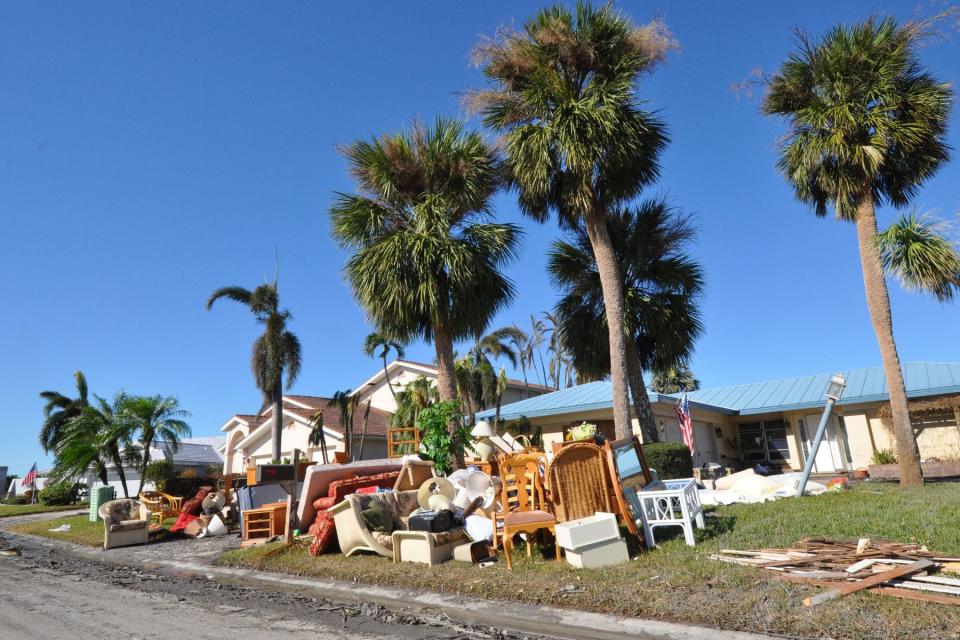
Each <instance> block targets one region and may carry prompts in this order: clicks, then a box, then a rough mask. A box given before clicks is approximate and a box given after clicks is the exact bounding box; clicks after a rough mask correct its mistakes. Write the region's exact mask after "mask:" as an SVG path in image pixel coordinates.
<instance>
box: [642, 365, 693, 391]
mask: <svg viewBox="0 0 960 640" xmlns="http://www.w3.org/2000/svg"><path fill="white" fill-rule="evenodd" d="M650 388H651V389H653V390H654V391H656V392H657V393H683V392H684V391H696V390H697V389H699V388H700V381H699V380H697V378H696V376H694V375H693V371H690V369H689V367H687V366H685V365H678V366H676V367H670V368H669V369H666V370H663V371H657V372H655V373H654V374H653V379H652V380H651V382H650Z"/></svg>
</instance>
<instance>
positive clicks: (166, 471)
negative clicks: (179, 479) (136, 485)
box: [144, 460, 175, 491]
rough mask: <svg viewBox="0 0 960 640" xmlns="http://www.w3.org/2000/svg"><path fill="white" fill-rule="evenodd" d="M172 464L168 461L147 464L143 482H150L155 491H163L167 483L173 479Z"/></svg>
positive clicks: (155, 461)
mask: <svg viewBox="0 0 960 640" xmlns="http://www.w3.org/2000/svg"><path fill="white" fill-rule="evenodd" d="M174 475H175V474H174V472H173V463H172V462H170V461H169V460H154V461H153V462H150V463H149V464H147V471H146V473H145V474H144V480H147V481H149V482H152V483H153V484H154V486H155V487H156V488H157V491H164V490H165V486H166V484H167V482H169V481H170V480H172V479H173V477H174Z"/></svg>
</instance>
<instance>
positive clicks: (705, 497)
mask: <svg viewBox="0 0 960 640" xmlns="http://www.w3.org/2000/svg"><path fill="white" fill-rule="evenodd" d="M802 475H803V474H801V473H799V472H795V473H784V474H779V475H772V476H761V475H759V474H758V473H756V472H754V471H753V470H752V469H748V470H747V471H741V472H739V473H735V474H733V475H732V476H727V477H726V478H721V479H720V480H718V481H717V486H718V487H719V488H717V489H701V490H700V491H699V494H700V502H701V503H702V504H705V505H721V504H753V503H757V502H767V501H768V500H776V499H777V498H789V497H792V496H794V495H796V493H797V484H798V483H799V482H800V477H801V476H802ZM722 481H726V482H722ZM826 490H827V487H825V486H824V485H822V484H820V483H819V482H807V486H806V488H805V489H804V492H803V495H805V496H816V495H820V494H821V493H823V492H824V491H826Z"/></svg>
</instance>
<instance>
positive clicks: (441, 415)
mask: <svg viewBox="0 0 960 640" xmlns="http://www.w3.org/2000/svg"><path fill="white" fill-rule="evenodd" d="M451 420H455V421H456V422H457V425H458V426H457V430H456V432H455V433H454V435H453V436H452V437H451V435H450V430H449V428H448V427H447V425H448V424H449V423H450V421H451ZM417 426H418V427H419V428H420V448H421V450H422V451H423V453H422V456H423V457H424V458H426V459H427V460H433V463H434V465H435V466H436V468H437V473H440V474H446V473H447V471H449V470H450V469H452V468H453V460H454V457H455V456H457V455H460V456H462V455H463V449H464V447H465V446H466V444H467V443H468V442H469V441H470V429H468V428H467V426H466V425H464V424H463V422H462V420H461V417H460V412H459V403H457V402H454V401H452V400H447V401H445V402H437V403H434V404H432V405H430V406H429V407H427V408H426V409H424V410H423V411H421V412H420V415H419V416H417Z"/></svg>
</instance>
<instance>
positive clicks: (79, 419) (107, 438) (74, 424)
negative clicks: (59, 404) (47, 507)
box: [53, 391, 142, 498]
mask: <svg viewBox="0 0 960 640" xmlns="http://www.w3.org/2000/svg"><path fill="white" fill-rule="evenodd" d="M94 398H95V400H96V403H95V404H94V405H92V406H87V407H84V408H83V410H82V411H81V412H80V413H79V414H78V415H76V416H74V417H72V418H70V419H69V420H68V421H67V422H66V424H65V425H64V428H63V431H62V437H61V438H60V440H59V441H58V442H57V445H56V448H55V456H56V461H55V462H54V472H53V476H54V478H56V479H57V480H75V479H77V478H79V477H80V476H82V475H83V474H84V473H86V472H87V471H88V470H92V471H93V472H94V473H95V474H96V475H97V476H98V477H99V478H100V480H101V482H103V483H104V484H106V483H107V473H108V470H109V467H110V466H112V467H113V468H114V469H115V470H116V472H117V476H118V477H119V479H120V486H121V487H122V488H123V496H124V497H125V498H128V497H130V492H129V489H128V487H127V476H126V472H125V467H127V466H137V465H139V463H140V459H141V457H142V456H141V454H140V452H139V451H138V450H137V448H136V447H134V446H133V440H134V436H135V434H136V432H137V428H138V424H137V421H136V419H135V418H133V416H131V415H130V414H129V413H127V412H125V411H124V409H123V408H124V404H125V403H126V402H127V399H128V396H127V395H126V394H124V393H123V392H122V391H120V392H118V393H117V394H116V395H115V396H114V399H113V402H112V403H111V402H108V401H107V400H105V399H103V398H101V397H99V396H96V395H95V396H94Z"/></svg>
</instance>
